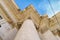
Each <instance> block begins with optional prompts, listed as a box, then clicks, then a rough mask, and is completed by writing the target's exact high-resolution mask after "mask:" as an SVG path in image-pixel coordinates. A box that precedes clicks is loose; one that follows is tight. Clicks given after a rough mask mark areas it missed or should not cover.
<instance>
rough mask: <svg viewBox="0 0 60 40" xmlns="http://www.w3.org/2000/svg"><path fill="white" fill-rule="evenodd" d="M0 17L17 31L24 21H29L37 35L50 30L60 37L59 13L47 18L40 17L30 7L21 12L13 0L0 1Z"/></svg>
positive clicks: (46, 16)
mask: <svg viewBox="0 0 60 40" xmlns="http://www.w3.org/2000/svg"><path fill="white" fill-rule="evenodd" d="M0 15H1V16H2V17H3V19H4V20H6V22H8V24H10V25H11V27H12V29H13V28H15V27H16V29H18V30H19V29H20V28H21V26H22V24H23V23H24V21H25V20H27V19H31V20H32V21H33V23H34V25H35V27H36V30H37V32H38V33H39V34H40V33H41V34H42V35H43V34H44V33H45V32H47V31H48V30H50V31H51V32H52V33H53V34H54V35H55V36H56V35H60V12H59V13H57V14H56V15H54V16H53V17H51V18H48V15H43V16H41V15H40V14H39V13H38V12H37V11H36V10H35V8H34V7H33V6H32V5H29V6H28V7H27V8H25V9H24V10H23V11H21V10H20V9H19V8H18V6H17V5H16V4H15V3H14V0H0Z"/></svg>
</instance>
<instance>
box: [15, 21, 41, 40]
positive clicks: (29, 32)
mask: <svg viewBox="0 0 60 40" xmlns="http://www.w3.org/2000/svg"><path fill="white" fill-rule="evenodd" d="M15 40H40V38H39V36H38V33H37V31H36V28H35V26H34V24H33V22H32V20H26V21H25V22H24V23H23V25H22V27H21V28H20V30H19V31H18V33H17V36H16V37H15Z"/></svg>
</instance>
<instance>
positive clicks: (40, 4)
mask: <svg viewBox="0 0 60 40" xmlns="http://www.w3.org/2000/svg"><path fill="white" fill-rule="evenodd" d="M49 1H50V3H51V5H52V7H53V9H54V11H55V13H57V12H58V11H60V0H49ZM15 2H16V4H17V5H18V6H19V8H20V9H21V10H24V9H25V8H26V7H27V6H28V5H30V4H32V5H33V6H34V7H35V9H36V10H37V11H38V13H39V14H40V15H44V14H48V16H49V17H52V16H53V15H54V13H53V12H52V10H51V7H50V5H49V2H48V0H15Z"/></svg>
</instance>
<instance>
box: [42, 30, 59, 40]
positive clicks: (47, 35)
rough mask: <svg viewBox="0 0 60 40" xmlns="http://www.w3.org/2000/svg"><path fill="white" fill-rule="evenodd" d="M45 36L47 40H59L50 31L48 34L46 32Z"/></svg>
mask: <svg viewBox="0 0 60 40" xmlns="http://www.w3.org/2000/svg"><path fill="white" fill-rule="evenodd" d="M43 36H44V37H45V39H46V40H58V39H57V38H56V37H55V36H54V35H53V34H52V32H51V31H50V30H48V31H47V32H45V33H44V34H43Z"/></svg>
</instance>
